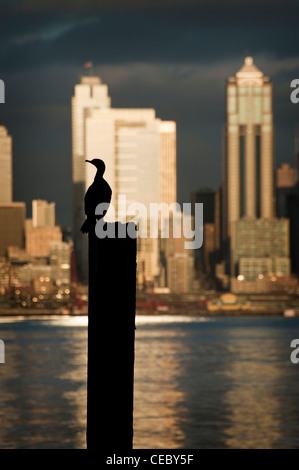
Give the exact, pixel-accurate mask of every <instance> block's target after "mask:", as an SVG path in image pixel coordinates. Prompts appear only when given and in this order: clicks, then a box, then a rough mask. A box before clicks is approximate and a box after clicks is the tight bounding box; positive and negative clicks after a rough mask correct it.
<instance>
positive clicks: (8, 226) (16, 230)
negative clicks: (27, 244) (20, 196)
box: [0, 202, 26, 257]
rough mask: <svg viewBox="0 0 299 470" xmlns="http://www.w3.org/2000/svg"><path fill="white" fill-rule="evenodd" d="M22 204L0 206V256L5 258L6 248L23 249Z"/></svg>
mask: <svg viewBox="0 0 299 470" xmlns="http://www.w3.org/2000/svg"><path fill="white" fill-rule="evenodd" d="M25 217H26V206H25V203H24V202H11V203H9V204H0V227H1V230H0V256H5V257H6V256H7V252H8V247H10V246H15V247H18V248H24V225H25Z"/></svg>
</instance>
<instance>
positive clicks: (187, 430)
mask: <svg viewBox="0 0 299 470" xmlns="http://www.w3.org/2000/svg"><path fill="white" fill-rule="evenodd" d="M136 323H137V329H136V359H135V410H134V434H135V436H134V447H135V448H136V449H137V448H144V449H146V448H148V449H158V448H162V449H163V448H174V449H175V448H176V449H178V448H189V449H192V448H193V449H203V448H299V364H292V362H291V361H290V354H291V351H292V349H291V348H290V343H291V341H292V340H293V339H295V338H299V318H277V317H275V318H248V317H247V318H232V317H231V318H225V317H220V318H219V317H218V318H211V319H209V318H203V317H201V318H193V317H188V316H182V317H168V316H157V317H155V316H154V317H150V316H148V317H146V316H138V317H137V322H136ZM0 339H2V340H3V341H4V342H5V364H0V387H1V388H0V448H2V449H5V448H11V449H18V448H19V449H21V448H32V449H38V448H52V449H54V448H85V446H86V444H85V432H86V374H87V357H86V354H87V318H86V317H72V318H68V317H57V318H45V317H44V318H39V319H33V318H31V319H25V320H24V319H21V318H15V319H13V318H0Z"/></svg>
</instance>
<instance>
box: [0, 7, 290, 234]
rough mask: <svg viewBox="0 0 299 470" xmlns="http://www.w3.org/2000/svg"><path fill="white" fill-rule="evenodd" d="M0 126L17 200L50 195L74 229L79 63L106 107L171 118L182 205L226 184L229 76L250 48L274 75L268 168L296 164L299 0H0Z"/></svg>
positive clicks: (61, 216)
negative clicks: (74, 102) (0, 100)
mask: <svg viewBox="0 0 299 470" xmlns="http://www.w3.org/2000/svg"><path fill="white" fill-rule="evenodd" d="M0 8H1V10H0V78H1V79H3V80H4V81H5V85H6V103H5V104H1V105H0V123H2V124H4V125H5V126H6V127H7V128H8V130H9V133H10V134H11V135H12V136H13V142H14V199H15V200H19V201H20V200H22V201H25V202H26V204H27V214H28V216H29V215H30V214H31V200H32V199H34V198H42V199H47V200H48V201H55V202H56V213H57V217H58V222H59V223H60V224H62V225H69V226H70V225H71V220H72V184H71V106H70V101H71V96H72V94H73V88H74V85H75V84H76V83H77V82H78V81H79V79H80V76H81V75H82V74H84V69H83V64H84V63H85V62H86V61H92V62H93V63H94V72H95V73H96V74H97V75H99V76H100V77H101V79H102V81H103V82H105V83H107V85H108V87H109V94H110V96H111V100H112V106H113V107H126V108H130V107H151V108H155V110H156V113H157V117H159V118H161V119H163V120H175V121H176V122H177V168H178V201H179V202H189V200H190V194H191V192H192V191H195V190H198V189H200V188H202V187H211V188H213V189H216V188H218V187H219V186H220V185H221V159H222V155H221V129H222V125H223V123H224V120H225V81H226V78H227V77H229V76H233V75H234V74H235V73H236V72H237V70H238V69H239V68H240V67H241V66H242V64H243V62H244V57H245V56H247V55H251V56H253V58H254V62H255V64H256V65H257V66H258V67H259V68H260V69H261V70H262V71H263V72H264V74H265V75H267V76H270V77H271V79H272V81H273V90H274V93H273V98H274V100H273V101H274V123H275V165H276V166H278V165H279V164H280V163H282V162H288V163H290V164H291V165H294V123H295V122H296V121H299V103H298V104H297V105H295V104H292V103H291V101H290V93H291V88H290V82H291V81H292V80H293V79H294V78H299V28H298V18H299V2H298V1H293V0H284V1H281V0H280V1H277V0H258V1H257V0H250V1H247V0H230V1H226V0H215V1H213V0H198V1H196V0H171V1H168V0H118V1H116V0H97V1H96V0H84V1H81V0H80V1H76V0H68V1H63V0H52V1H50V0H43V1H41V0H10V1H7V0H0Z"/></svg>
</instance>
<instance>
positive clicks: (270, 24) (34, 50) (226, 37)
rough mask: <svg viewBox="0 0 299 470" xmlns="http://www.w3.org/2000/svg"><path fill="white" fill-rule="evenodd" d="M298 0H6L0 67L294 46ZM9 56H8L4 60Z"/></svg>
mask: <svg viewBox="0 0 299 470" xmlns="http://www.w3.org/2000/svg"><path fill="white" fill-rule="evenodd" d="M298 11H299V4H298V2H297V3H296V2H293V1H285V2H283V3H282V2H281V1H271V2H270V1H263V2H256V1H252V0H251V1H250V2H249V1H247V0H245V1H241V2H240V1H228V2H226V1H217V2H215V1H210V0H209V1H200V2H196V1H184V2H182V1H172V2H171V5H170V2H163V1H162V2H161V1H160V2H148V1H141V2H140V1H138V2H137V1H129V2H123V1H121V2H120V1H111V0H110V1H109V2H108V1H107V2H105V1H104V2H103V1H101V2H98V1H83V2H81V1H79V2H78V1H77V2H76V1H69V2H58V1H57V2H56V1H51V2H50V1H49V2H44V1H43V2H40V1H34V0H27V1H21V2H13V3H12V4H10V3H8V4H7V6H6V8H5V9H4V12H3V13H4V14H2V15H1V18H2V19H0V24H1V28H0V39H1V52H2V53H1V54H0V57H1V61H2V67H4V68H10V67H12V68H14V69H17V68H22V67H24V66H25V65H26V64H27V65H28V66H36V65H42V64H43V63H46V64H47V65H48V64H49V62H51V61H52V62H59V63H60V62H65V61H68V62H70V61H81V62H82V61H84V60H85V59H86V55H87V54H86V51H87V50H88V52H89V55H90V56H91V57H92V58H93V60H95V61H98V62H100V63H107V62H108V63H113V62H115V61H121V62H130V61H136V60H150V61H158V60H160V61H168V62H190V61H191V62H193V61H195V62H200V61H207V62H211V61H213V60H217V59H220V58H221V57H227V56H229V57H233V55H234V54H236V53H237V52H238V51H240V49H242V50H243V53H244V54H245V53H246V51H248V52H250V53H251V54H254V53H256V51H257V50H258V51H259V52H261V48H262V51H263V52H271V51H272V52H274V51H275V55H277V56H282V55H285V54H288V55H292V54H295V53H296V52H297V44H298V34H299V33H298V28H297V19H296V18H297V13H298ZM13 56H14V58H15V60H12V57H13Z"/></svg>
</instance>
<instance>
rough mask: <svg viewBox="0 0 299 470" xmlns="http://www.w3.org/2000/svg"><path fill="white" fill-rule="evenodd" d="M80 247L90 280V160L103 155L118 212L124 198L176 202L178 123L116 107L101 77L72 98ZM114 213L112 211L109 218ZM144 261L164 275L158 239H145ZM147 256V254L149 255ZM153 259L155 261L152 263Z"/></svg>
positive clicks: (85, 80) (86, 80) (81, 266)
mask: <svg viewBox="0 0 299 470" xmlns="http://www.w3.org/2000/svg"><path fill="white" fill-rule="evenodd" d="M72 126H73V127H72V129H73V182H74V206H75V207H74V248H75V254H76V260H77V265H78V273H79V275H80V278H81V279H82V280H86V279H87V239H86V237H83V236H82V234H81V233H80V226H81V225H82V223H83V221H84V211H83V199H84V194H85V191H86V189H87V188H88V186H89V185H90V184H91V183H92V181H93V178H94V175H95V171H96V170H95V168H94V167H93V166H92V165H89V164H86V163H85V160H86V159H88V160H89V159H92V158H102V159H103V160H104V161H105V164H106V172H105V175H104V176H105V179H106V180H107V181H108V182H109V184H110V186H111V188H112V201H111V203H112V204H113V205H114V207H115V209H116V217H117V216H118V213H117V212H118V209H119V208H118V205H117V203H118V196H119V195H120V194H121V195H125V196H126V203H127V205H129V204H131V203H134V202H139V203H143V204H144V205H145V206H146V207H147V208H149V204H150V203H151V202H156V203H160V202H166V203H167V204H170V203H173V202H176V124H175V123H174V122H172V121H167V122H164V121H161V120H160V119H158V118H157V117H156V114H155V111H154V109H118V108H111V100H110V97H109V96H108V88H107V85H105V84H103V83H102V82H101V80H100V79H99V78H98V77H91V76H90V77H82V79H81V83H80V84H78V85H76V86H75V94H74V96H73V98H72ZM108 215H109V212H108V214H107V216H108ZM140 246H141V247H145V246H146V247H147V248H146V249H145V251H147V252H148V251H150V252H152V253H155V254H154V255H150V256H148V255H145V253H144V249H143V248H141V251H140V253H139V258H138V259H139V261H140V262H142V265H146V266H145V268H144V269H145V272H146V273H147V275H149V273H152V276H156V275H158V266H159V263H158V259H157V256H158V242H157V240H153V239H149V240H148V243H143V241H142V243H140ZM143 255H144V256H143ZM149 263H151V265H150V266H149Z"/></svg>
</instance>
